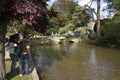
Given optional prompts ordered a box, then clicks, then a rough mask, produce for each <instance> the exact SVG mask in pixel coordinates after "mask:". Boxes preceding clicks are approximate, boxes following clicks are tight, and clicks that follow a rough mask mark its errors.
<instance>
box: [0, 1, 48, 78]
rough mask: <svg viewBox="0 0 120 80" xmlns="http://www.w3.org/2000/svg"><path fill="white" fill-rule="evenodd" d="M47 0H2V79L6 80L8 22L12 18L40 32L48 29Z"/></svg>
mask: <svg viewBox="0 0 120 80" xmlns="http://www.w3.org/2000/svg"><path fill="white" fill-rule="evenodd" d="M46 1H47V0H0V80H5V58H4V55H5V54H4V53H5V48H4V41H5V35H6V31H7V27H6V25H7V23H8V22H9V20H11V19H12V18H16V19H19V20H21V22H23V24H24V25H26V26H27V27H34V29H35V30H37V31H39V32H44V31H45V29H46V23H47V21H46Z"/></svg>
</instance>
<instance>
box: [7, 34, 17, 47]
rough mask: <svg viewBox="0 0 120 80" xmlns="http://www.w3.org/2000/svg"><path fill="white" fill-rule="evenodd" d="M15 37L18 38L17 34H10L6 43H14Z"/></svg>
mask: <svg viewBox="0 0 120 80" xmlns="http://www.w3.org/2000/svg"><path fill="white" fill-rule="evenodd" d="M15 39H19V34H14V35H11V36H10V37H9V42H8V45H9V43H10V42H14V43H15Z"/></svg>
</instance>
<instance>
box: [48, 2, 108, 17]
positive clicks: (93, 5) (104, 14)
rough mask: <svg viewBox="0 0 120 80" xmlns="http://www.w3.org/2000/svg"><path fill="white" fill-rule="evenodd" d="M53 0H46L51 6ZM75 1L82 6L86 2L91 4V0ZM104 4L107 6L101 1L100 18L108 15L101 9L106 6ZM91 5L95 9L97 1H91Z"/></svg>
mask: <svg viewBox="0 0 120 80" xmlns="http://www.w3.org/2000/svg"><path fill="white" fill-rule="evenodd" d="M54 1H55V0H50V1H49V2H47V3H48V5H49V6H51V5H52V3H53V2H54ZM75 1H77V2H78V4H79V5H80V6H84V5H85V4H88V5H90V4H91V3H89V2H90V1H91V0H75ZM106 6H107V4H106V3H103V2H101V10H100V12H101V18H102V17H105V18H106V17H107V15H108V13H107V12H105V11H104V12H103V11H102V10H103V8H104V7H106ZM91 7H92V8H95V10H97V3H96V2H93V3H92V5H91Z"/></svg>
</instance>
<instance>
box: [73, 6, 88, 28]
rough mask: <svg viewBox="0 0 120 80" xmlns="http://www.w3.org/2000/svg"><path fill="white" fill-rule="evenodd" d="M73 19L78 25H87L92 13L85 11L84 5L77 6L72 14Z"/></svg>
mask: <svg viewBox="0 0 120 80" xmlns="http://www.w3.org/2000/svg"><path fill="white" fill-rule="evenodd" d="M72 20H73V22H74V23H75V24H76V26H77V27H80V26H85V25H86V24H87V23H88V22H89V20H90V15H89V14H88V13H86V11H84V8H83V7H81V6H77V7H76V8H75V10H74V12H73V14H72Z"/></svg>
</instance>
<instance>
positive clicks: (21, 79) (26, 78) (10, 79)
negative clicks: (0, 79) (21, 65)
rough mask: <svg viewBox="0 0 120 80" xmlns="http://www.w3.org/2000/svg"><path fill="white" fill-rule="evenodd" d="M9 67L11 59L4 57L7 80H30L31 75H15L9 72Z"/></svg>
mask: <svg viewBox="0 0 120 80" xmlns="http://www.w3.org/2000/svg"><path fill="white" fill-rule="evenodd" d="M10 67H11V60H10V59H6V60H5V69H6V78H7V80H32V77H31V75H29V76H26V75H23V76H22V77H20V76H19V74H16V75H12V74H10ZM17 71H18V63H17Z"/></svg>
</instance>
